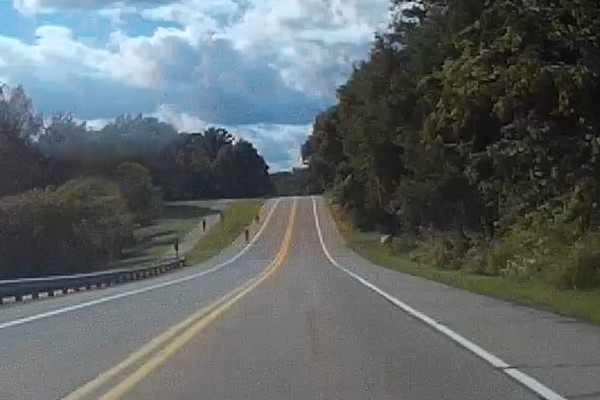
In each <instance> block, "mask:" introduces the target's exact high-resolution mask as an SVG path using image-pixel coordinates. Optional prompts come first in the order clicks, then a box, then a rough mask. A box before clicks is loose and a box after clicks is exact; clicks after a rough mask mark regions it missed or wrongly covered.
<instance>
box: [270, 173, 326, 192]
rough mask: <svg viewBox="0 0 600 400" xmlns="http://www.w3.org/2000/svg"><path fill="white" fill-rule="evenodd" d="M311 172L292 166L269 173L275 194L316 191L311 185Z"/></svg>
mask: <svg viewBox="0 0 600 400" xmlns="http://www.w3.org/2000/svg"><path fill="white" fill-rule="evenodd" d="M310 178H311V173H310V171H309V170H308V169H305V168H294V169H293V170H292V171H282V172H276V173H273V174H271V181H272V182H273V187H274V188H275V189H274V192H275V195H276V196H302V195H307V194H313V193H317V192H318V191H317V190H313V188H312V186H311V179H310Z"/></svg>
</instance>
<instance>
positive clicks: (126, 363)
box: [63, 278, 256, 400]
mask: <svg viewBox="0 0 600 400" xmlns="http://www.w3.org/2000/svg"><path fill="white" fill-rule="evenodd" d="M254 279H256V278H252V279H251V280H250V281H248V282H246V283H245V284H243V285H241V286H239V287H238V288H236V289H234V290H233V291H231V292H230V293H228V294H227V295H225V296H223V297H221V298H219V299H217V300H216V301H214V302H213V303H211V304H209V305H208V306H206V307H203V308H202V309H200V310H198V311H196V312H194V313H193V314H192V315H190V316H189V317H187V318H186V319H184V320H183V321H181V322H179V323H178V324H177V325H174V326H172V327H171V328H169V329H168V330H166V331H165V332H163V333H161V334H160V335H158V336H156V337H155V338H154V339H152V340H151V341H150V342H148V343H146V344H145V345H144V346H142V347H141V348H139V349H138V350H136V351H135V352H134V353H132V354H131V355H129V357H127V358H126V359H125V360H123V361H121V362H120V363H119V364H117V365H115V366H114V367H112V368H110V369H109V370H107V371H105V372H103V373H102V374H101V375H99V376H98V377H97V378H95V379H94V380H91V381H89V382H87V383H86V384H84V385H83V386H81V387H79V388H78V389H76V390H75V391H73V392H71V393H70V394H69V395H67V396H66V397H63V400H80V399H83V398H85V397H86V396H89V395H90V394H91V393H92V392H93V391H95V390H96V389H98V388H99V387H100V386H102V385H104V384H106V383H108V382H109V381H110V380H111V379H113V378H115V377H116V376H118V375H119V374H120V373H121V372H123V371H124V370H125V369H127V368H129V367H130V366H132V365H133V364H135V363H136V362H138V361H139V360H141V359H142V358H144V357H146V356H147V355H148V354H150V353H152V352H153V351H154V350H156V349H157V348H159V347H160V346H161V345H163V344H164V343H166V342H167V341H168V340H169V339H171V338H172V337H174V336H176V335H177V334H178V333H179V332H181V331H183V330H184V329H185V328H187V327H188V326H190V325H192V324H193V323H194V322H195V321H196V320H198V319H199V318H202V317H203V316H204V315H206V314H208V313H209V312H211V311H212V310H214V309H215V308H217V307H218V306H219V305H220V304H222V303H223V302H225V301H227V300H228V299H229V298H231V297H233V296H234V295H235V294H237V293H239V292H240V291H242V290H243V289H244V288H245V287H246V286H248V285H249V284H250V283H252V281H253V280H254Z"/></svg>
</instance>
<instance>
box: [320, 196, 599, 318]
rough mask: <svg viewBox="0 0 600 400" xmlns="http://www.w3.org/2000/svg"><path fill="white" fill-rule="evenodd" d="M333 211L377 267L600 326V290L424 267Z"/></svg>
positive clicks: (345, 232)
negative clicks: (393, 250)
mask: <svg viewBox="0 0 600 400" xmlns="http://www.w3.org/2000/svg"><path fill="white" fill-rule="evenodd" d="M329 208H330V210H331V213H332V215H333V217H334V220H335V222H336V224H337V227H338V230H339V231H340V233H341V234H342V236H343V237H344V239H345V240H346V242H347V243H348V245H349V246H350V248H352V249H353V250H354V251H355V252H356V253H358V254H359V255H360V256H362V257H364V258H366V259H368V260H369V261H371V262H373V263H375V264H378V265H381V266H384V267H387V268H391V269H394V270H397V271H400V272H404V273H407V274H410V275H414V276H419V277H422V278H426V279H430V280H434V281H437V282H441V283H444V284H447V285H451V286H455V287H458V288H461V289H466V290H469V291H471V292H475V293H479V294H484V295H488V296H493V297H497V298H501V299H504V300H509V301H513V302H515V303H518V304H522V305H527V306H532V307H536V308H540V309H544V310H547V311H552V312H555V313H558V314H561V315H565V316H569V317H575V318H578V319H582V320H586V321H589V322H593V323H596V324H600V290H598V289H596V290H589V291H581V290H578V291H576V290H558V289H555V288H554V287H552V286H550V285H547V284H544V283H540V282H531V281H530V282H517V281H515V280H511V279H508V278H503V277H499V276H484V275H477V274H472V273H469V272H467V271H464V270H446V269H439V268H434V267H432V266H429V265H426V264H420V263H417V262H414V261H411V260H409V258H408V255H397V254H392V253H391V252H390V250H389V248H388V247H387V246H386V245H384V244H381V243H380V242H379V241H378V240H376V239H373V237H372V235H371V236H367V235H364V237H363V235H361V234H360V232H357V231H356V230H355V229H354V228H353V226H352V225H351V224H350V223H349V222H347V221H346V220H344V218H343V215H342V213H341V212H340V210H339V209H338V208H337V207H335V206H332V205H330V207H329Z"/></svg>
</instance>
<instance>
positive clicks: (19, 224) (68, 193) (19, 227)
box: [0, 178, 133, 278]
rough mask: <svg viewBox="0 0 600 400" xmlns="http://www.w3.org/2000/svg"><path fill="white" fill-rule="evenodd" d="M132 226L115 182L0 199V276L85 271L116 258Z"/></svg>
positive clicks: (95, 182)
mask: <svg viewBox="0 0 600 400" xmlns="http://www.w3.org/2000/svg"><path fill="white" fill-rule="evenodd" d="M132 230H133V226H132V223H131V217H130V215H129V211H128V209H127V205H126V202H125V200H124V199H123V198H122V197H121V194H120V192H119V187H118V186H117V184H115V183H113V182H110V181H106V180H102V179H91V178H86V179H80V180H74V181H69V182H67V183H66V184H64V185H62V186H60V187H59V188H57V189H56V190H50V189H48V190H34V191H32V192H28V193H25V194H21V195H17V196H8V197H3V198H2V199H1V200H0V236H1V237H0V276H1V277H3V278H6V277H18V276H39V275H48V274H59V273H74V272H85V271H89V270H92V269H93V268H94V267H95V266H97V265H99V264H103V263H106V262H108V261H110V260H113V259H116V258H118V257H119V255H120V252H121V250H122V248H123V247H124V246H125V245H126V244H130V243H131V241H132V240H133V239H132Z"/></svg>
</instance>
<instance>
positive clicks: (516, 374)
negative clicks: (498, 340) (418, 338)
mask: <svg viewBox="0 0 600 400" xmlns="http://www.w3.org/2000/svg"><path fill="white" fill-rule="evenodd" d="M311 200H312V206H313V207H312V208H313V216H314V219H315V226H316V228H317V236H318V237H319V242H320V243H321V248H322V249H323V253H325V256H326V257H327V259H328V260H329V262H331V264H333V265H334V266H336V267H337V268H339V269H341V270H342V271H344V272H345V273H346V274H348V275H350V276H351V277H352V278H354V279H355V280H357V281H358V282H360V283H361V284H362V285H364V286H366V287H368V288H369V289H371V290H372V291H374V292H375V293H377V294H379V295H380V296H382V297H384V298H385V299H386V300H388V301H389V302H391V303H392V304H394V305H396V306H398V307H399V308H401V309H402V310H403V311H405V312H406V313H407V314H409V315H411V316H413V317H414V318H416V319H418V320H420V321H421V322H424V323H425V324H427V325H429V326H430V327H431V328H433V329H435V330H436V331H438V332H440V333H442V334H444V335H446V336H447V337H449V338H450V339H452V340H453V341H454V342H455V343H457V344H458V345H460V346H461V347H463V348H465V349H467V350H469V351H471V352H472V353H473V354H475V355H476V356H478V357H479V358H481V359H483V360H484V361H486V362H487V363H489V364H490V365H491V366H492V367H494V368H498V369H500V370H501V371H503V372H504V373H505V374H507V375H508V376H510V377H511V378H513V379H514V380H516V381H517V382H519V383H520V384H522V385H523V386H525V387H527V388H528V389H530V390H532V391H533V392H535V393H537V394H538V395H540V396H541V397H542V398H543V399H545V400H567V399H566V398H565V397H562V396H561V395H559V394H558V393H556V392H554V391H553V390H551V389H550V388H548V387H546V386H544V385H543V384H541V383H540V382H538V381H537V380H535V379H534V378H532V377H530V376H529V375H527V374H525V373H523V372H521V371H519V370H518V369H516V368H512V367H510V366H509V365H508V364H507V363H506V362H505V361H503V360H501V359H500V358H498V357H496V356H495V355H493V354H491V353H490V352H488V351H486V350H484V349H483V348H481V347H480V346H478V345H477V344H475V343H473V342H472V341H470V340H469V339H467V338H465V337H463V336H461V335H459V334H458V333H456V332H454V331H453V330H452V329H450V328H448V327H447V326H445V325H443V324H440V323H439V322H437V321H435V320H434V319H433V318H431V317H429V316H427V315H425V314H424V313H422V312H420V311H418V310H416V309H414V308H412V307H411V306H409V305H408V304H406V303H404V302H402V301H401V300H399V299H397V298H396V297H394V296H392V295H390V294H389V293H386V292H385V291H383V290H381V289H380V288H378V287H377V286H375V285H374V284H372V283H371V282H369V281H367V280H366V279H364V278H363V277H361V276H360V275H358V274H355V273H354V272H352V271H350V270H348V269H347V268H345V267H343V266H342V265H340V263H338V262H337V260H335V259H334V258H333V257H332V256H331V253H329V250H328V249H327V246H326V245H325V241H324V240H323V232H322V231H321V224H320V222H319V217H318V213H317V202H316V200H315V197H314V196H311Z"/></svg>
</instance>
